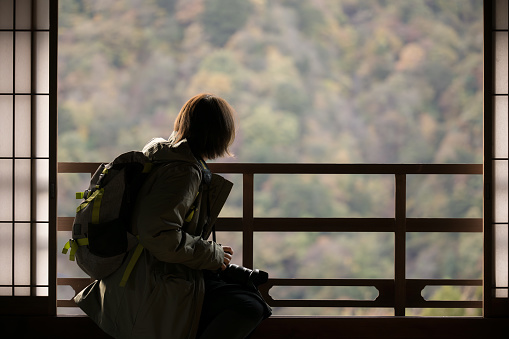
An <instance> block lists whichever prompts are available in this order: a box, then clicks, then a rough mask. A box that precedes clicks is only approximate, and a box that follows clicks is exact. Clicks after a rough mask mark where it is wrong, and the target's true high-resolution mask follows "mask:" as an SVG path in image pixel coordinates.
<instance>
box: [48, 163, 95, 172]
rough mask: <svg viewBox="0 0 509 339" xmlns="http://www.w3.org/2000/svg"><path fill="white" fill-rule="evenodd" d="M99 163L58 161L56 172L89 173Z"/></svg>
mask: <svg viewBox="0 0 509 339" xmlns="http://www.w3.org/2000/svg"><path fill="white" fill-rule="evenodd" d="M100 165H101V163H100V162H59V163H58V173H91V174H93V173H94V172H95V170H96V169H97V168H98V167H99V166H100Z"/></svg>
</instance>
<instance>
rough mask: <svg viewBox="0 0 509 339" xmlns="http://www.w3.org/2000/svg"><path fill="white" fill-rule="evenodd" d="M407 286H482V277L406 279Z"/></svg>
mask: <svg viewBox="0 0 509 339" xmlns="http://www.w3.org/2000/svg"><path fill="white" fill-rule="evenodd" d="M406 283H407V286H422V287H426V286H482V283H483V282H482V279H406Z"/></svg>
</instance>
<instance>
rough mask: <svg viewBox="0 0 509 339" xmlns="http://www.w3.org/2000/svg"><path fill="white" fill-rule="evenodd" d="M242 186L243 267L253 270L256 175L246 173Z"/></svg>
mask: <svg viewBox="0 0 509 339" xmlns="http://www.w3.org/2000/svg"><path fill="white" fill-rule="evenodd" d="M242 184H243V186H242V187H243V198H242V204H243V205H242V265H243V266H244V267H249V268H253V265H254V264H253V261H254V259H253V256H254V255H253V252H254V247H253V221H254V216H253V206H254V174H253V173H244V174H243V180H242Z"/></svg>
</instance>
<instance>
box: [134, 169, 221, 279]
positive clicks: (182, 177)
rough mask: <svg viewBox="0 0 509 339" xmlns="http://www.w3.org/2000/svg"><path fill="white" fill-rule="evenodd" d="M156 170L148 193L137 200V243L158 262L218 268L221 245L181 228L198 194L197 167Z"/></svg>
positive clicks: (198, 177)
mask: <svg viewBox="0 0 509 339" xmlns="http://www.w3.org/2000/svg"><path fill="white" fill-rule="evenodd" d="M160 172H161V174H160V175H159V176H158V177H157V178H156V179H155V181H154V183H153V185H152V187H151V189H150V191H149V192H148V194H147V195H145V196H143V197H141V199H140V201H139V202H138V211H139V212H138V213H137V224H138V234H139V236H140V242H141V244H142V245H143V246H144V247H145V248H146V249H147V250H148V251H149V252H150V253H152V254H153V255H154V256H155V257H156V258H157V259H159V260H161V261H165V262H169V263H179V264H184V265H186V266H189V267H191V268H193V269H210V270H214V269H218V268H219V267H221V264H222V262H223V260H224V252H223V249H222V247H221V246H219V245H218V244H216V243H214V242H210V241H206V240H204V239H202V237H201V236H200V235H197V236H196V235H191V234H188V233H186V232H185V231H184V230H183V229H182V226H183V225H184V219H185V215H186V213H187V211H188V210H189V208H190V207H191V205H192V204H193V202H194V200H195V198H196V196H197V194H198V189H199V185H200V174H199V172H198V170H196V169H195V168H193V167H192V166H190V165H181V166H175V167H174V166H171V167H170V166H167V167H165V168H162V169H161V170H160ZM158 174H159V173H158Z"/></svg>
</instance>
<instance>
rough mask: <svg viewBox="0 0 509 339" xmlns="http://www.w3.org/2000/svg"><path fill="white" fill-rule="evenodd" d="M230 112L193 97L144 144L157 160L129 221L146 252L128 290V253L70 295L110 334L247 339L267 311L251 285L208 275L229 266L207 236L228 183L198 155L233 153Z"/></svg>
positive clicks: (220, 102)
mask: <svg viewBox="0 0 509 339" xmlns="http://www.w3.org/2000/svg"><path fill="white" fill-rule="evenodd" d="M233 115H234V111H233V109H232V107H231V106H230V105H229V104H228V103H227V102H226V101H225V100H224V99H221V98H219V97H216V96H214V95H210V94H199V95H196V96H194V97H193V98H191V99H190V100H189V101H188V102H187V103H186V104H185V105H184V106H183V107H182V109H181V111H180V113H179V115H178V116H177V119H176V120H175V124H174V131H173V133H172V135H171V136H170V138H169V139H168V140H164V139H154V140H152V141H151V142H150V143H149V144H147V145H146V146H145V147H144V149H143V152H144V153H145V155H147V156H148V157H149V158H150V159H151V160H152V161H153V162H154V163H155V164H157V165H156V169H154V170H153V171H152V173H151V174H150V176H149V177H148V179H147V180H146V182H145V183H144V184H143V186H142V188H141V191H140V193H139V195H138V199H137V203H136V208H135V210H134V212H133V218H132V220H133V225H132V227H133V233H134V234H136V235H138V236H139V242H140V243H141V244H142V245H143V247H144V251H143V253H142V255H141V256H140V258H139V259H138V261H137V262H136V265H135V268H134V270H133V271H132V273H131V276H130V277H129V280H128V282H127V284H126V286H125V287H120V286H119V281H120V279H121V278H122V275H123V273H124V270H125V268H126V266H127V263H128V262H129V259H130V256H128V257H127V258H126V260H125V262H124V265H123V267H121V268H120V269H119V270H118V271H116V272H115V273H113V274H112V275H110V276H108V277H106V278H105V279H102V280H100V281H95V282H94V283H92V284H91V285H89V286H88V287H87V288H85V289H84V290H83V291H81V292H80V293H79V294H78V295H77V296H76V297H75V299H74V300H75V302H76V303H77V304H78V306H79V307H80V308H81V309H82V310H83V311H84V312H85V313H86V314H88V315H89V316H90V317H91V318H92V319H93V320H94V321H95V322H96V323H97V324H98V325H99V326H100V327H101V328H102V329H103V330H104V331H105V332H107V333H108V334H110V335H112V336H114V337H117V338H143V339H148V338H176V339H184V338H202V339H205V338H229V339H232V338H245V337H246V336H247V335H249V333H251V332H252V331H253V330H254V329H255V328H256V326H258V324H259V323H260V322H261V321H262V320H263V319H264V318H266V317H268V316H269V315H270V308H269V307H268V306H267V305H266V304H265V302H263V299H262V298H261V296H260V295H259V293H257V290H256V289H255V288H252V286H251V288H249V287H244V286H241V285H238V284H231V283H226V282H224V281H223V280H222V279H219V275H218V274H216V273H214V272H218V271H220V270H225V269H226V268H227V267H228V265H229V263H230V261H231V259H232V256H233V254H234V251H233V249H232V248H231V247H229V246H222V245H220V244H217V243H215V242H214V241H207V239H208V237H209V236H210V234H211V232H212V225H213V224H214V222H215V219H216V218H217V215H218V214H219V212H220V210H221V208H222V206H223V204H224V202H225V200H226V198H227V196H228V194H229V192H230V190H231V187H232V184H231V183H230V182H228V181H227V180H225V179H224V178H222V177H220V176H218V175H216V174H210V172H209V171H208V168H207V166H206V164H205V162H204V160H207V159H215V158H218V157H221V156H223V155H225V154H230V153H229V147H230V145H231V144H232V142H233V140H234V137H235V124H234V117H233ZM130 255H132V253H130ZM204 276H205V278H204Z"/></svg>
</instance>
